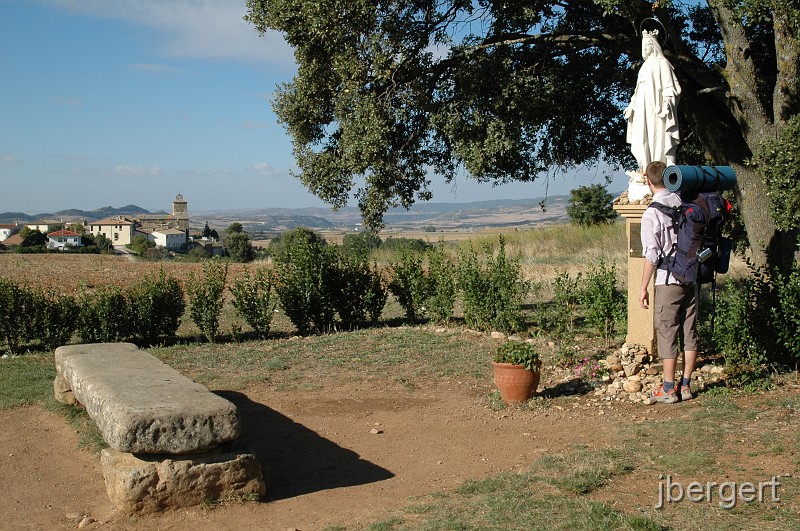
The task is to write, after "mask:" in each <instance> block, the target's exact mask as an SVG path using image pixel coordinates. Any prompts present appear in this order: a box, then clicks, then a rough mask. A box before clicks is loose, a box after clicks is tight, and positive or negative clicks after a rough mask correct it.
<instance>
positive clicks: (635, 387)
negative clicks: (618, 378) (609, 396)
mask: <svg viewBox="0 0 800 531" xmlns="http://www.w3.org/2000/svg"><path fill="white" fill-rule="evenodd" d="M622 389H623V390H624V391H625V392H626V393H629V394H630V393H638V392H639V391H641V390H642V382H639V381H637V380H628V381H627V382H625V383H624V384H623V385H622Z"/></svg>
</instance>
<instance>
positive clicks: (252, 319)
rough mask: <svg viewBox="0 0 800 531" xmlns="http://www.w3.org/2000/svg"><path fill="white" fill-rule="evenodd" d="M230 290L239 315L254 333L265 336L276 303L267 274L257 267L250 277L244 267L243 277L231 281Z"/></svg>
mask: <svg viewBox="0 0 800 531" xmlns="http://www.w3.org/2000/svg"><path fill="white" fill-rule="evenodd" d="M230 292H231V295H232V296H233V301H232V302H233V307H234V308H236V311H237V312H238V313H239V315H241V316H242V317H243V318H244V320H245V321H247V324H249V325H250V327H251V328H252V329H253V330H254V331H255V332H256V334H258V335H259V336H260V337H267V336H268V335H269V329H270V327H271V326H272V317H273V315H274V313H275V306H276V304H277V301H276V298H275V297H274V289H273V286H272V279H271V278H270V276H269V274H268V273H267V272H266V271H265V270H263V269H259V270H258V271H257V272H256V274H255V276H254V277H252V278H251V277H250V272H249V271H248V270H247V268H245V270H244V276H243V278H241V279H234V280H233V282H231V286H230Z"/></svg>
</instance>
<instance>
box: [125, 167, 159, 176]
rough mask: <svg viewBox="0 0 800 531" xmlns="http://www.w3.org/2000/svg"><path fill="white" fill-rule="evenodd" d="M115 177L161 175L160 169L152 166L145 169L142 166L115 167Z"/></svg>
mask: <svg viewBox="0 0 800 531" xmlns="http://www.w3.org/2000/svg"><path fill="white" fill-rule="evenodd" d="M114 173H115V174H116V175H127V176H133V177H141V176H157V175H161V168H159V167H158V166H153V167H152V168H145V167H143V166H116V167H115V168H114Z"/></svg>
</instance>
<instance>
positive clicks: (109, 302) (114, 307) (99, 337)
mask: <svg viewBox="0 0 800 531" xmlns="http://www.w3.org/2000/svg"><path fill="white" fill-rule="evenodd" d="M78 308H79V309H78V323H77V329H78V335H79V336H80V338H81V341H83V342H84V343H113V342H117V341H124V340H126V339H128V338H129V337H130V326H129V324H130V309H129V306H128V301H127V300H125V295H123V293H122V291H121V290H120V289H119V288H117V287H104V288H100V289H98V290H97V291H96V292H94V293H93V294H89V293H86V292H84V293H83V294H81V296H80V297H79V299H78Z"/></svg>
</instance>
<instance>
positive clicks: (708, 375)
mask: <svg viewBox="0 0 800 531" xmlns="http://www.w3.org/2000/svg"><path fill="white" fill-rule="evenodd" d="M600 364H601V365H603V366H605V367H606V368H607V369H608V373H609V374H608V376H607V380H606V381H605V382H603V384H602V385H599V386H597V388H596V389H595V391H594V394H595V395H596V396H608V397H611V398H618V399H624V400H630V401H632V402H644V403H648V404H649V403H652V398H651V393H652V392H653V391H655V390H656V389H658V388H659V387H660V386H661V384H662V382H663V380H662V377H663V371H664V364H663V363H662V362H661V361H656V360H654V359H653V358H652V357H651V356H650V355H649V354H648V353H647V348H645V346H644V345H628V344H624V345H622V347H621V348H620V349H619V350H617V351H615V352H614V353H612V354H611V355H609V356H608V357H606V358H605V359H603V360H600ZM680 369H681V366H680V365H679V367H678V370H677V371H676V375H675V377H676V379H677V378H680V377H681V374H682V373H681V370H680ZM723 377H724V370H723V368H722V367H718V366H716V365H714V364H711V363H707V364H704V365H703V366H702V367H700V368H699V370H696V371H695V372H694V374H693V375H692V389H694V390H695V391H698V390H702V389H704V388H705V387H706V386H707V385H709V384H713V383H717V382H719V381H720V380H722V378H723Z"/></svg>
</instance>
